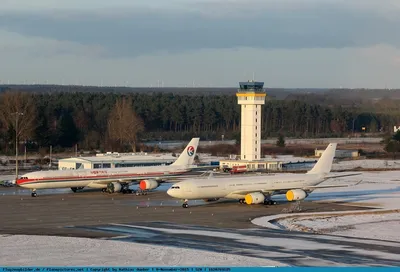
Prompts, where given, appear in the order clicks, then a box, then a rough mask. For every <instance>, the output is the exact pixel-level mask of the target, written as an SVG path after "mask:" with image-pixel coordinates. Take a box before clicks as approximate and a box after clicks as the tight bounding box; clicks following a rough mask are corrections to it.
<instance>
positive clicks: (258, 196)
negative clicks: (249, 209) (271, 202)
mask: <svg viewBox="0 0 400 272" xmlns="http://www.w3.org/2000/svg"><path fill="white" fill-rule="evenodd" d="M264 200H265V196H264V195H263V194H262V193H251V194H247V195H246V196H245V197H244V201H245V202H246V204H248V205H251V204H261V203H264Z"/></svg>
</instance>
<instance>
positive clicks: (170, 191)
mask: <svg viewBox="0 0 400 272" xmlns="http://www.w3.org/2000/svg"><path fill="white" fill-rule="evenodd" d="M167 194H168V195H169V196H172V197H174V190H172V189H171V188H169V189H168V190H167Z"/></svg>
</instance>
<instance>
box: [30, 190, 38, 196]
mask: <svg viewBox="0 0 400 272" xmlns="http://www.w3.org/2000/svg"><path fill="white" fill-rule="evenodd" d="M31 196H32V197H37V193H36V189H33V190H32V193H31Z"/></svg>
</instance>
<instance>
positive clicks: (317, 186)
mask: <svg viewBox="0 0 400 272" xmlns="http://www.w3.org/2000/svg"><path fill="white" fill-rule="evenodd" d="M361 182H362V180H360V181H358V182H357V183H355V184H340V185H316V186H305V187H292V188H281V189H279V190H240V191H235V192H232V193H230V195H247V194H251V193H263V194H271V195H273V194H277V193H286V191H289V190H295V189H301V190H304V191H309V190H315V189H323V188H335V187H350V186H356V185H358V184H360V183H361Z"/></svg>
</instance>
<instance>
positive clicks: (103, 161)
mask: <svg viewBox="0 0 400 272" xmlns="http://www.w3.org/2000/svg"><path fill="white" fill-rule="evenodd" d="M176 159H177V158H176V157H174V156H172V155H171V154H159V155H147V154H146V153H144V154H118V153H106V154H97V155H96V156H91V157H74V158H65V159H60V160H59V161H58V169H59V170H69V169H97V168H118V167H136V166H157V165H169V164H172V163H173V162H174V161H175V160H176Z"/></svg>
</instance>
